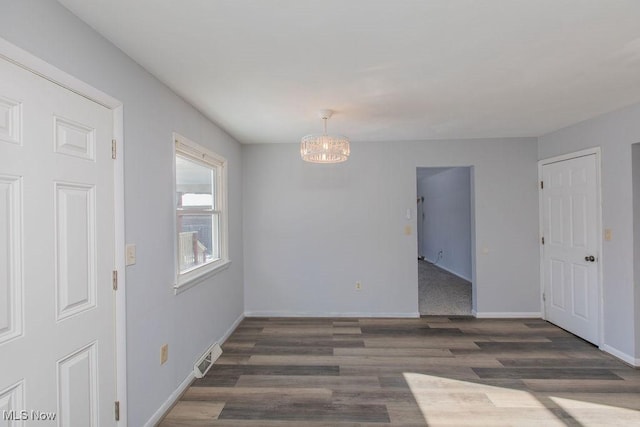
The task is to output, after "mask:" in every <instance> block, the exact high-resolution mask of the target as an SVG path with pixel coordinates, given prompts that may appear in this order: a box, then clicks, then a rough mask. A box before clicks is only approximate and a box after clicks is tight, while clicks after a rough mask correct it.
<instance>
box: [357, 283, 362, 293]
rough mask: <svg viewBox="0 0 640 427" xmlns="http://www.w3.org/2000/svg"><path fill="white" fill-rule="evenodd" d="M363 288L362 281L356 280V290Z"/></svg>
mask: <svg viewBox="0 0 640 427" xmlns="http://www.w3.org/2000/svg"><path fill="white" fill-rule="evenodd" d="M361 290H362V283H360V282H356V291H361Z"/></svg>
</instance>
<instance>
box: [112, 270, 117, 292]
mask: <svg viewBox="0 0 640 427" xmlns="http://www.w3.org/2000/svg"><path fill="white" fill-rule="evenodd" d="M111 282H112V285H113V290H114V291H117V290H118V270H113V272H112V273H111Z"/></svg>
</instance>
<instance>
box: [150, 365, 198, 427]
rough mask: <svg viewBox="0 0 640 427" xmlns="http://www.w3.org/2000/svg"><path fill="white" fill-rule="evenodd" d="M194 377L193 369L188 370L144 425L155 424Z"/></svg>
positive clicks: (151, 425) (151, 426)
mask: <svg viewBox="0 0 640 427" xmlns="http://www.w3.org/2000/svg"><path fill="white" fill-rule="evenodd" d="M195 378H196V377H195V375H193V371H191V372H189V375H187V378H185V379H184V381H182V382H181V383H180V385H179V386H178V388H177V389H175V391H174V392H173V393H171V396H169V398H168V399H167V400H166V401H165V402H164V403H163V404H162V406H161V407H160V408H158V410H157V411H156V412H155V414H153V415H152V416H151V418H149V421H147V422H146V423H145V424H144V426H145V427H153V426H155V425H156V424H158V423H159V422H160V420H161V419H162V417H164V415H165V414H166V413H167V412H168V411H169V409H171V407H172V406H173V404H174V403H175V402H176V400H178V399H179V398H180V396H182V393H184V391H185V390H186V389H187V388H188V387H189V386H190V385H191V382H192V381H193V380H194V379H195Z"/></svg>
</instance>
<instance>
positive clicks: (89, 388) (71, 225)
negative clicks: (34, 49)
mask: <svg viewBox="0 0 640 427" xmlns="http://www.w3.org/2000/svg"><path fill="white" fill-rule="evenodd" d="M112 120H113V115H112V112H111V110H109V109H107V108H105V107H103V106H101V105H98V104H96V103H95V102H92V101H90V100H88V99H86V98H84V97H82V96H80V95H78V94H76V93H73V92H71V91H69V90H67V89H64V88H62V87H60V86H58V85H56V84H54V83H52V82H50V81H48V80H46V79H44V78H42V77H39V76H37V75H35V74H33V73H31V72H29V71H27V70H25V69H23V68H21V67H18V66H17V65H14V64H13V63H10V62H7V61H5V60H3V59H0V361H1V363H0V416H2V417H3V419H4V421H2V420H0V425H6V424H3V423H4V422H8V423H9V424H8V425H12V426H14V425H17V426H21V425H35V424H36V423H35V422H34V421H38V420H44V419H48V420H51V419H53V418H55V420H56V422H57V423H58V424H57V425H59V426H98V425H100V426H108V425H115V418H114V409H113V408H114V401H115V390H116V381H115V380H116V372H115V369H116V368H115V367H116V364H115V317H114V301H115V298H114V291H113V289H112V285H111V278H112V270H113V269H114V261H115V260H114V235H115V233H114V203H113V200H114V190H113V172H114V165H113V160H112V159H111V138H112V135H113V124H112ZM3 411H6V412H3ZM23 411H24V412H23ZM11 420H13V421H11ZM47 425H49V424H47Z"/></svg>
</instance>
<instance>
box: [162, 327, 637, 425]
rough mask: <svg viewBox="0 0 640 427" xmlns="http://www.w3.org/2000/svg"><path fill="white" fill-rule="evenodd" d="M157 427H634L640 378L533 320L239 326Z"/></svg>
mask: <svg viewBox="0 0 640 427" xmlns="http://www.w3.org/2000/svg"><path fill="white" fill-rule="evenodd" d="M223 351H224V353H223V355H222V357H220V359H218V361H217V362H216V363H215V365H214V366H213V367H212V368H211V370H210V371H209V372H208V374H207V375H206V377H205V378H202V379H199V380H196V381H195V382H194V383H193V384H192V386H191V387H190V388H189V389H188V390H187V391H186V392H185V394H184V395H183V396H182V398H181V399H180V401H179V402H178V403H177V404H176V405H175V406H174V408H173V409H172V410H171V411H170V412H169V413H168V414H167V415H166V417H165V419H164V420H163V421H162V422H161V423H160V426H162V427H175V426H218V425H228V426H264V427H268V426H300V425H306V426H380V425H398V426H401V425H402V426H427V425H428V426H535V427H539V426H544V427H546V426H640V371H639V370H635V369H633V368H630V367H628V366H627V365H625V364H623V363H622V362H620V361H618V360H617V359H615V358H614V357H612V356H610V355H607V354H606V353H603V352H601V351H599V350H598V349H597V348H596V347H594V346H592V345H590V344H588V343H586V342H584V341H582V340H580V339H579V338H576V337H574V336H573V335H571V334H569V333H567V332H565V331H563V330H562V329H559V328H557V327H555V326H553V325H551V324H549V323H547V322H544V321H542V320H535V319H508V320H502V319H501V320H494V319H474V318H465V317H458V318H456V317H443V316H438V317H426V318H421V319H299V318H297V319H279V318H278V319H277V318H269V319H262V318H249V319H245V320H244V321H243V322H242V323H241V324H240V326H239V327H238V329H237V330H236V331H235V332H234V333H233V334H232V335H231V337H230V338H229V340H228V341H227V342H226V343H225V344H224V345H223Z"/></svg>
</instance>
